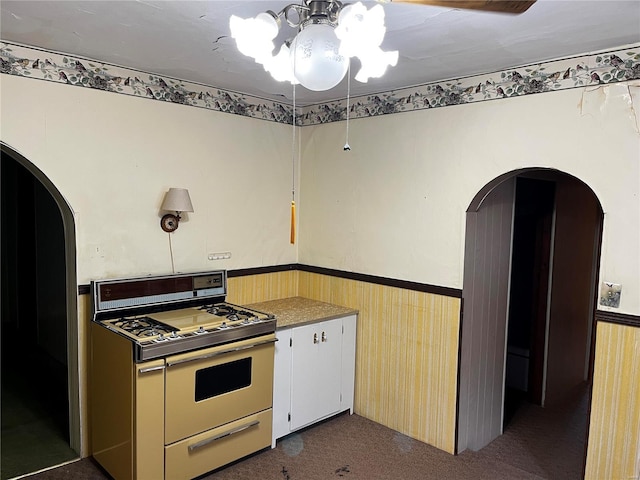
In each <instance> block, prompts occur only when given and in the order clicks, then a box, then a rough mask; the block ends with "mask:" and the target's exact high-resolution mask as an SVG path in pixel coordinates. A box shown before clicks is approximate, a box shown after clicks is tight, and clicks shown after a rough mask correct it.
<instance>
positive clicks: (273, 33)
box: [229, 0, 536, 91]
mask: <svg viewBox="0 0 640 480" xmlns="http://www.w3.org/2000/svg"><path fill="white" fill-rule="evenodd" d="M389 1H392V2H394V3H414V4H420V5H432V6H441V7H448V8H453V9H469V10H484V11H490V12H501V13H510V14H520V13H522V12H524V11H526V10H527V9H528V8H529V7H531V5H533V4H534V3H535V1H536V0H378V2H379V3H378V4H377V5H375V6H374V7H372V8H371V9H368V8H367V7H365V6H364V4H363V3H362V2H360V1H358V2H357V3H354V4H349V3H343V2H342V1H341V0H302V1H301V2H299V3H291V4H289V5H286V6H285V7H284V8H283V9H282V10H280V11H279V12H277V13H276V12H273V11H271V10H268V11H266V12H262V13H259V14H258V15H257V16H256V17H254V18H248V19H243V18H240V17H236V16H235V15H232V16H231V18H230V21H229V27H230V29H231V36H232V37H233V38H234V39H235V40H236V44H237V47H238V50H239V51H240V52H241V53H243V54H244V55H246V56H248V57H251V58H253V59H254V60H255V61H256V63H260V64H262V65H263V66H264V69H265V70H266V71H267V72H269V73H270V74H271V76H272V77H273V78H274V79H275V80H277V81H288V82H291V83H292V84H294V85H295V84H297V83H299V84H301V85H302V86H304V87H305V88H307V89H309V90H315V91H322V90H329V89H331V88H333V87H335V86H336V85H337V84H338V83H339V82H340V81H341V80H342V79H343V78H344V77H345V75H346V73H347V70H348V68H349V60H350V59H351V58H358V59H359V61H360V65H361V68H360V70H359V71H358V73H357V74H356V75H355V77H354V78H355V80H357V81H359V82H363V83H366V82H367V81H368V80H369V78H378V77H381V76H382V75H383V74H384V73H385V71H386V70H387V67H389V66H395V65H396V64H397V62H398V56H399V54H398V51H383V50H382V49H381V48H380V46H381V44H382V41H383V38H384V35H385V32H386V27H385V25H384V10H383V8H382V5H380V3H385V2H386V3H388V2H389ZM282 25H288V26H289V27H292V28H293V29H294V30H295V35H294V36H293V37H291V38H288V39H287V40H285V41H284V43H283V44H282V45H281V47H280V50H279V51H278V53H277V54H275V55H274V53H273V52H274V51H275V44H274V42H273V40H274V39H275V38H276V37H277V36H278V34H279V31H280V27H281V26H282Z"/></svg>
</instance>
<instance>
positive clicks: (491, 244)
mask: <svg viewBox="0 0 640 480" xmlns="http://www.w3.org/2000/svg"><path fill="white" fill-rule="evenodd" d="M523 191H526V195H525V197H528V199H525V201H524V204H520V205H519V204H518V201H519V200H520V199H521V197H522V196H523V194H522V192H523ZM519 193H520V195H518V194H519ZM545 203H546V204H547V205H546V206H544V204H545ZM540 204H543V205H541V206H540ZM518 205H519V210H520V211H518V208H516V207H517V206H518ZM523 205H524V206H523ZM527 209H529V210H534V212H533V213H534V214H533V215H531V218H533V219H534V220H530V219H527V218H526V217H528V214H529V213H532V212H528V211H527ZM518 217H520V218H518ZM602 218H603V212H602V207H601V206H600V203H599V201H598V200H597V198H596V196H595V194H594V193H593V191H592V190H591V189H590V188H589V187H588V186H587V185H586V184H584V183H583V182H581V181H580V180H578V179H576V178H575V177H572V176H570V175H567V174H565V173H563V172H560V171H557V170H552V169H537V168H529V169H523V170H518V171H514V172H509V173H507V174H504V175H502V176H501V177H498V178H496V179H495V180H493V181H492V182H490V183H489V184H487V185H486V186H485V187H484V188H483V189H482V190H481V191H480V192H479V193H478V194H477V195H476V197H475V198H474V200H473V201H472V202H471V204H470V206H469V209H468V210H467V231H466V240H465V267H464V268H465V272H464V283H463V302H464V316H463V322H462V342H461V352H460V353H461V354H460V390H459V404H458V409H459V410H458V413H459V415H458V445H457V446H458V452H461V451H463V450H465V449H467V448H469V449H472V450H479V449H481V448H483V447H485V446H486V445H488V444H489V443H490V442H491V441H492V440H494V439H495V438H497V437H498V436H500V435H501V434H502V433H503V419H504V407H505V402H504V400H505V377H506V373H507V371H506V365H507V357H508V353H511V352H512V351H514V352H515V353H516V354H521V356H522V358H523V359H525V360H526V361H525V362H524V365H525V367H523V366H522V365H519V367H518V368H520V370H521V372H520V373H521V375H520V378H519V379H520V380H521V381H522V383H521V385H525V387H524V388H525V389H527V390H529V389H531V390H535V392H532V397H537V398H538V399H539V400H538V401H537V403H540V404H552V403H555V402H560V401H562V399H563V398H564V397H566V396H567V395H569V393H570V392H571V391H572V389H573V387H575V386H576V385H577V384H579V383H580V382H584V381H585V380H587V379H588V378H589V375H590V357H591V328H592V325H593V314H594V311H595V299H596V281H597V271H598V265H599V250H600V249H599V247H600V238H601V233H602ZM531 222H533V223H531ZM518 223H520V226H519V227H518ZM523 225H524V227H523ZM536 225H537V226H536ZM516 227H517V228H516ZM518 228H519V229H520V231H519V232H518ZM523 228H524V230H523ZM523 232H525V233H524V235H523ZM531 235H534V236H539V237H540V239H539V241H536V240H535V239H534V241H529V242H528V243H529V244H530V245H532V246H530V247H527V246H526V245H525V244H524V243H526V242H524V243H523V240H522V238H524V239H525V240H531V238H530V236H531ZM536 245H537V247H536ZM545 245H546V247H545ZM527 248H533V250H531V249H530V250H527ZM523 249H524V250H523ZM536 249H537V250H536ZM535 255H540V259H538V260H537V262H538V263H537V266H535V267H529V271H528V272H524V271H523V270H524V269H525V268H524V267H523V265H524V263H523V262H522V258H528V259H530V260H531V259H532V257H534V256H535ZM545 255H546V256H545ZM525 263H526V262H525ZM529 263H531V262H529ZM545 268H546V270H545ZM523 278H524V280H523ZM523 292H524V294H525V295H528V301H529V304H528V305H527V303H526V302H525V303H524V304H521V305H520V309H518V308H515V309H514V308H511V307H513V305H512V302H518V301H521V300H518V299H517V298H516V295H515V294H516V293H517V294H518V295H520V296H522V295H523ZM534 299H535V301H534ZM523 310H525V311H528V313H530V314H531V315H530V318H528V319H526V321H523V322H522V323H520V324H519V325H518V324H517V322H518V321H520V320H515V321H516V323H513V321H514V320H513V319H512V321H511V322H510V321H509V320H510V316H512V317H513V316H517V315H518V313H517V312H518V311H520V312H522V311H523ZM514 311H515V312H516V313H514ZM508 325H509V326H510V328H511V330H512V331H511V332H510V333H511V335H508V328H507V327H508ZM514 325H515V326H514ZM518 328H519V329H520V331H519V332H515V333H516V334H515V335H514V331H513V330H514V329H518ZM514 337H520V338H519V339H517V341H515V344H516V345H514V346H517V347H519V349H510V348H509V347H510V346H509V342H513V341H514ZM518 368H516V371H517V370H518ZM523 368H524V370H523ZM510 373H512V372H510ZM523 377H524V378H523Z"/></svg>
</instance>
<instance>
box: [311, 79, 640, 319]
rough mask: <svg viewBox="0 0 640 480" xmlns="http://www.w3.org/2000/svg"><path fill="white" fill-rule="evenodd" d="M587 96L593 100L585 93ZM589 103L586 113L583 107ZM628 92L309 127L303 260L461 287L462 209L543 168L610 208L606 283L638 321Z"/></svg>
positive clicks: (561, 95) (620, 87)
mask: <svg viewBox="0 0 640 480" xmlns="http://www.w3.org/2000/svg"><path fill="white" fill-rule="evenodd" d="M583 93H584V94H585V95H586V96H585V97H583ZM585 105H587V106H588V108H585ZM637 121H638V119H637V117H636V115H635V114H634V110H633V109H632V108H631V101H630V96H629V90H628V88H627V85H625V84H616V85H610V86H603V87H600V88H599V89H596V90H594V91H587V90H586V89H573V90H564V91H556V92H552V93H545V94H539V95H530V96H524V97H518V98H512V99H505V100H495V101H488V102H481V103H475V104H468V105H461V106H454V107H446V108H437V109H431V110H423V111H417V112H410V113H402V114H396V115H385V116H380V117H374V118H368V119H359V120H353V121H352V122H351V123H350V129H349V130H350V139H349V144H350V145H351V147H352V150H351V151H350V152H343V151H342V146H343V145H344V136H345V127H346V125H345V123H344V122H339V123H331V124H325V125H321V126H318V127H314V128H313V129H312V130H308V131H307V137H308V138H307V139H306V142H305V149H304V154H303V156H302V165H301V178H302V181H301V192H302V199H301V219H300V230H301V236H300V251H299V261H300V262H301V263H306V264H312V265H319V266H323V267H328V268H337V269H343V270H349V271H355V272H360V273H368V274H373V275H381V276H386V277H392V278H401V279H405V280H412V281H417V282H424V283H430V284H435V285H444V286H448V287H455V288H462V275H463V246H464V218H465V210H466V209H467V207H468V206H469V203H470V202H471V200H472V198H473V197H474V195H475V194H476V193H477V192H478V191H479V190H480V189H481V188H482V187H483V186H484V185H486V184H487V183H488V182H489V181H491V180H492V179H494V178H495V177H497V176H499V175H500V174H502V173H505V172H508V171H512V170H516V169H519V168H523V167H548V168H555V169H558V170H561V171H563V172H566V173H569V174H571V175H574V176H575V177H577V178H579V179H580V180H582V181H584V182H585V183H586V184H587V185H589V186H590V187H591V188H592V189H593V191H594V192H595V194H596V195H597V197H598V198H599V200H600V202H601V204H602V208H603V210H604V212H605V219H604V234H603V235H604V236H603V245H602V259H601V275H600V276H601V279H602V280H606V281H610V282H615V283H620V284H622V298H621V304H620V308H619V309H617V311H618V312H621V313H622V312H624V313H631V314H639V313H640V199H639V187H640V134H639V133H638V130H637V129H638V124H637Z"/></svg>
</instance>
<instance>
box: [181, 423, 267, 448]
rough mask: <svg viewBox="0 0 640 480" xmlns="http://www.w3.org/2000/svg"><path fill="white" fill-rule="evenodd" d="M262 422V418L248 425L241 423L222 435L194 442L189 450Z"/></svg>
mask: <svg viewBox="0 0 640 480" xmlns="http://www.w3.org/2000/svg"><path fill="white" fill-rule="evenodd" d="M259 424H260V420H255V421H253V422H251V423H247V424H246V425H241V426H239V427H236V428H233V429H231V430H229V431H228V432H224V433H221V434H220V435H216V436H215V437H211V438H207V439H205V440H201V441H200V442H198V443H194V444H193V445H189V451H190V452H192V451H194V450H196V449H198V448H201V447H204V446H205V445H208V444H210V443H211V442H215V441H216V440H220V439H221V438H225V437H228V436H229V435H234V434H236V433H240V432H242V431H244V430H247V429H248V428H251V427H255V426H256V425H259Z"/></svg>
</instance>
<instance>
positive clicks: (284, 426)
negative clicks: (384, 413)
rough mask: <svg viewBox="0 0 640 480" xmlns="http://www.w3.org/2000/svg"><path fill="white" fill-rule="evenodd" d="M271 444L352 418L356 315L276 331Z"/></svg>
mask: <svg viewBox="0 0 640 480" xmlns="http://www.w3.org/2000/svg"><path fill="white" fill-rule="evenodd" d="M276 336H277V338H278V342H277V343H276V353H275V370H274V398H273V422H274V425H273V441H272V446H275V443H276V440H277V439H278V438H281V437H283V436H285V435H287V434H289V433H291V432H294V431H296V430H298V429H300V428H303V427H306V426H308V425H311V424H313V423H315V422H317V421H319V420H322V419H324V418H327V417H330V416H331V415H335V414H336V413H339V412H343V411H345V410H349V411H350V412H351V413H353V394H354V381H355V344H356V315H355V314H352V315H346V316H343V317H339V318H334V319H331V320H324V321H318V322H315V323H310V324H305V325H300V326H292V327H289V328H283V329H280V330H277V331H276Z"/></svg>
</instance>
